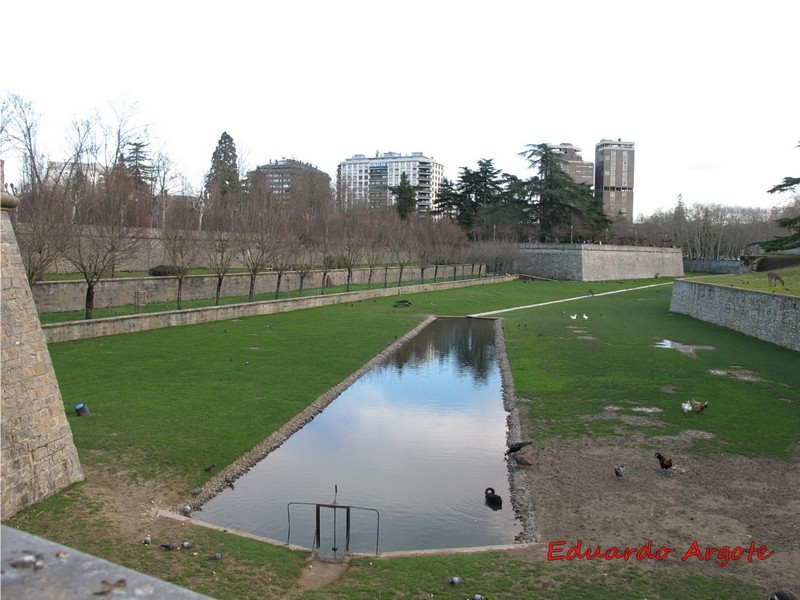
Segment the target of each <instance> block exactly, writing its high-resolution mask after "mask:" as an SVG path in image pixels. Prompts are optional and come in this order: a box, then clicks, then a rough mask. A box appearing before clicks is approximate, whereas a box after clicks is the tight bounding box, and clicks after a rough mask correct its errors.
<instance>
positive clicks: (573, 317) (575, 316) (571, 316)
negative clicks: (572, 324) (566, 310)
mask: <svg viewBox="0 0 800 600" xmlns="http://www.w3.org/2000/svg"><path fill="white" fill-rule="evenodd" d="M569 318H570V319H572V320H573V321H574V320H575V319H577V318H578V313H575V314H574V315H570V316H569Z"/></svg>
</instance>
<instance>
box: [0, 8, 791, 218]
mask: <svg viewBox="0 0 800 600" xmlns="http://www.w3.org/2000/svg"><path fill="white" fill-rule="evenodd" d="M742 5H745V3H743V2H732V3H728V2H717V1H702V0H699V1H698V0H693V1H691V2H689V1H683V0H678V1H673V2H670V3H667V4H666V5H664V4H661V5H656V4H653V3H651V2H642V1H640V0H634V1H621V2H615V1H613V0H607V1H605V2H592V1H588V0H587V1H584V0H573V1H570V2H540V1H534V0H528V1H517V2H512V1H507V0H493V1H492V2H488V1H483V2H476V1H472V0H453V1H450V0H403V1H402V2H377V1H375V0H371V1H367V0H365V1H361V0H337V1H328V0H315V1H313V2H311V1H302V0H281V1H273V0H261V1H258V2H257V1H252V2H245V1H242V0H228V1H227V2H214V3H210V2H205V1H197V0H195V1H192V2H188V1H187V2H184V1H179V0H160V1H158V2H156V1H153V0H138V1H137V2H127V3H123V2H108V1H107V0H103V1H97V2H95V1H88V0H73V1H71V2H63V1H58V2H57V1H53V2H44V1H42V0H26V2H6V3H4V7H3V9H2V23H3V26H2V30H1V31H0V43H2V57H3V58H2V64H0V69H1V70H2V71H0V86H2V88H0V89H2V92H6V91H10V92H13V93H16V94H19V95H21V96H22V97H24V98H25V99H27V100H30V101H31V102H32V103H33V104H34V107H35V109H36V110H37V111H38V112H39V113H40V114H41V117H42V119H41V122H42V135H41V142H42V145H44V146H45V147H46V148H47V150H48V151H49V154H50V155H51V158H53V159H57V158H63V156H62V157H58V156H56V155H57V154H60V153H63V148H62V146H61V145H60V143H61V141H62V140H63V139H64V137H65V135H66V133H67V130H68V129H69V125H70V123H71V122H72V121H73V119H75V118H79V117H82V116H86V115H88V114H90V113H92V112H94V111H107V110H108V109H109V107H110V106H116V107H120V106H123V105H125V106H128V107H134V108H135V110H134V118H135V121H136V122H137V123H141V124H143V125H146V126H147V128H148V132H149V135H150V139H151V150H157V149H163V151H164V152H166V153H167V154H168V155H169V156H170V157H171V158H172V160H173V162H174V163H175V164H176V165H177V167H178V169H179V170H180V171H181V172H182V173H183V174H184V175H186V177H187V178H188V180H189V182H190V183H191V184H192V185H194V186H199V184H200V182H201V181H202V177H203V174H204V173H205V172H206V171H207V170H208V168H209V165H210V161H211V154H212V153H213V151H214V148H215V147H216V145H217V142H218V140H219V138H220V135H221V134H222V132H223V131H227V132H228V133H229V134H230V135H231V136H232V137H233V139H234V142H235V143H236V148H237V150H238V152H239V155H240V156H241V157H242V158H243V159H244V163H245V165H246V166H247V167H249V168H254V167H255V166H257V165H259V164H263V163H266V162H268V161H269V160H271V159H280V158H283V157H286V158H295V159H298V160H302V161H304V162H308V163H311V164H313V165H315V166H317V167H318V168H320V169H322V170H324V171H326V172H328V173H329V174H330V175H331V177H332V178H335V175H336V166H337V164H338V163H339V162H341V161H342V160H344V159H346V158H349V157H351V156H352V155H354V154H366V155H368V156H370V155H374V154H375V152H376V151H377V152H389V151H392V152H401V153H403V154H408V153H411V152H423V153H424V154H425V155H426V156H430V157H433V158H435V159H436V160H438V161H439V162H441V163H442V164H443V165H444V168H445V175H446V176H447V177H449V178H451V179H456V178H457V177H458V173H459V170H460V169H461V168H462V167H470V168H476V166H477V162H478V160H480V159H484V158H486V159H494V163H495V166H496V167H498V168H499V169H501V170H503V171H504V172H507V173H512V174H514V175H517V176H520V177H528V176H530V175H532V174H533V172H531V171H530V170H528V168H527V163H526V162H525V161H524V160H523V159H522V158H521V157H519V155H518V153H519V152H520V151H522V150H523V149H524V147H525V145H526V144H538V143H542V142H546V143H562V142H569V143H572V144H574V145H575V146H578V147H579V148H582V150H583V157H584V159H585V160H591V161H593V160H594V146H595V144H596V143H597V142H599V141H600V140H601V139H604V138H605V139H617V138H621V139H622V140H624V141H630V142H634V143H635V144H636V147H635V149H636V159H635V160H636V163H635V186H634V199H635V203H634V214H635V215H639V214H650V213H652V212H653V211H654V210H656V209H658V208H664V209H671V208H672V207H674V205H675V203H676V201H677V197H678V195H679V194H682V196H683V200H684V202H686V203H687V204H693V203H704V204H708V203H716V204H724V205H737V206H759V207H769V206H773V205H775V204H778V203H779V202H780V201H781V200H784V201H785V200H787V199H788V197H787V196H786V195H784V196H775V195H770V194H767V193H766V190H767V189H769V188H771V187H772V186H773V185H775V184H776V183H779V182H780V181H781V180H782V179H783V178H784V177H787V176H794V177H796V176H800V148H798V147H797V146H798V142H800V98H799V97H798V96H800V95H799V94H798V89H800V83H798V77H797V74H798V68H800V66H799V64H798V57H799V56H800V55H799V54H798V46H797V35H798V33H797V25H798V23H800V3H798V2H789V1H786V0H779V1H774V0H761V1H759V2H748V3H746V6H747V8H739V7H740V6H742ZM4 158H5V159H6V162H7V180H13V179H12V178H11V177H9V176H10V175H11V173H12V172H13V169H14V160H13V156H10V155H9V154H8V153H6V154H5V156H4Z"/></svg>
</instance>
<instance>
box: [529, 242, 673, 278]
mask: <svg viewBox="0 0 800 600" xmlns="http://www.w3.org/2000/svg"><path fill="white" fill-rule="evenodd" d="M514 271H515V272H517V273H521V274H526V275H533V276H535V277H544V278H547V279H558V280H566V281H608V280H612V279H614V280H616V279H652V278H653V277H655V276H656V275H657V274H658V276H660V277H681V276H682V275H683V259H682V257H681V251H680V249H678V248H650V247H644V246H609V245H603V244H526V245H523V246H521V247H520V256H519V258H518V259H517V261H516V262H515V267H514Z"/></svg>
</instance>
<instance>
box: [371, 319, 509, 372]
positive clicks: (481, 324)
mask: <svg viewBox="0 0 800 600" xmlns="http://www.w3.org/2000/svg"><path fill="white" fill-rule="evenodd" d="M495 356H496V355H495V347H494V324H493V321H491V320H489V319H466V318H464V319H458V318H443V319H436V321H434V322H433V323H431V324H430V325H428V326H427V327H426V328H425V329H424V330H423V331H422V332H420V333H419V334H418V335H417V336H415V337H414V338H413V339H411V340H409V341H408V342H406V343H405V344H403V345H402V346H401V347H400V348H399V349H398V350H397V351H396V352H394V353H393V354H392V355H391V357H390V358H389V359H388V360H387V361H386V366H387V367H395V368H396V369H398V370H400V369H402V368H403V367H404V366H405V365H407V364H409V365H418V364H421V363H425V362H430V361H434V360H435V361H437V362H438V363H440V364H444V363H445V362H447V361H449V360H451V358H452V359H455V361H456V364H457V365H458V368H459V372H460V374H462V375H471V376H472V377H473V378H474V379H475V380H476V381H478V382H481V383H484V382H486V380H487V379H488V375H489V372H490V370H491V368H492V366H493V364H494V362H495V360H496V357H495Z"/></svg>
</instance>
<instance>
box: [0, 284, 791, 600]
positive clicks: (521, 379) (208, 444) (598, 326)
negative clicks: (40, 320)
mask: <svg viewBox="0 0 800 600" xmlns="http://www.w3.org/2000/svg"><path fill="white" fill-rule="evenodd" d="M661 281H662V282H663V281H665V280H661ZM644 283H646V284H652V283H657V282H653V281H652V280H650V281H646V282H645V281H643V282H625V283H620V284H618V283H592V284H591V285H587V284H581V283H556V282H552V283H551V282H548V283H544V282H536V283H522V282H513V283H508V284H498V285H492V286H480V287H476V288H469V289H465V290H453V291H443V292H430V293H423V294H416V295H413V296H409V297H408V298H409V299H410V300H412V302H413V305H412V306H411V307H410V308H403V309H400V308H398V309H395V308H393V307H392V305H393V303H394V300H395V298H392V299H388V298H387V299H382V300H374V301H373V300H370V301H365V302H360V303H354V304H352V305H337V306H331V307H325V308H319V309H313V310H305V311H298V312H294V313H282V314H279V315H268V316H262V317H253V318H248V319H241V320H236V321H229V322H224V323H211V324H206V325H197V326H192V327H181V328H173V329H167V330H158V331H151V332H144V333H139V334H135V335H126V336H112V337H107V338H98V339H91V340H83V341H79V342H67V343H62V344H54V345H52V346H51V347H50V352H51V355H52V357H53V362H54V364H55V367H56V372H57V375H58V378H59V383H60V386H61V391H62V395H63V397H64V402H65V405H66V407H67V414H68V417H69V420H70V424H71V426H72V429H73V433H74V436H75V442H76V445H77V447H78V450H79V453H80V456H81V460H82V462H83V463H84V464H85V465H86V466H87V468H91V467H93V466H94V467H102V468H104V469H107V470H110V471H114V470H117V471H118V473H117V477H119V478H120V481H122V480H124V481H125V482H126V483H129V482H130V481H137V482H141V483H142V485H159V484H161V485H166V486H170V487H171V488H173V489H174V490H175V491H176V495H183V496H184V497H185V495H186V494H188V492H189V491H190V490H191V489H193V488H195V487H197V486H198V485H200V484H202V483H203V482H204V481H206V480H207V479H208V478H209V477H210V475H209V474H207V473H206V472H205V471H204V467H205V466H206V465H208V464H209V463H216V464H217V465H218V466H220V467H221V466H224V465H226V464H228V463H230V462H231V461H232V460H234V459H235V458H237V457H238V456H240V455H241V454H242V453H244V452H245V451H246V450H248V449H250V448H251V447H252V446H254V445H255V444H256V443H257V442H258V441H260V440H262V439H264V438H265V437H267V436H268V435H269V434H270V433H271V432H272V431H274V430H275V429H277V428H278V427H280V426H281V425H282V424H283V423H284V422H285V421H286V420H288V418H290V417H291V416H292V415H294V414H296V413H298V412H300V410H302V409H303V408H304V407H305V406H307V405H308V404H309V403H310V402H312V401H313V400H314V399H315V398H316V397H317V396H319V395H320V394H322V393H323V392H324V391H325V390H327V389H328V388H330V387H331V386H332V385H334V384H335V383H337V382H339V381H341V380H342V379H343V378H344V377H346V376H347V375H349V374H350V373H352V372H353V371H355V370H356V369H357V368H358V367H360V366H361V365H363V364H364V363H365V362H367V361H368V360H369V359H370V358H371V357H372V356H374V355H375V354H377V353H378V352H379V351H381V350H382V349H384V348H385V347H386V346H388V345H389V344H390V343H392V342H393V341H394V340H395V339H396V338H397V337H400V336H401V335H403V334H404V333H406V332H407V331H408V330H409V329H411V328H412V327H413V326H415V325H416V324H418V323H419V322H421V320H422V319H423V318H424V316H425V315H427V314H429V313H434V314H439V315H465V314H473V313H479V312H484V311H490V310H497V309H501V308H508V307H512V306H519V305H529V304H534V303H539V302H547V301H552V300H557V299H561V298H569V297H575V296H581V295H584V294H586V293H587V290H588V288H589V287H591V288H592V289H593V291H594V293H595V296H594V297H592V298H583V299H580V300H577V301H574V302H570V303H565V304H554V305H550V306H544V307H539V308H534V309H526V310H520V311H514V312H509V313H506V314H505V315H503V316H504V318H505V324H504V328H505V332H506V342H507V350H508V354H509V359H510V361H511V366H512V369H513V375H514V380H515V385H516V391H517V395H518V396H520V397H523V398H527V399H529V400H530V404H529V405H527V409H526V410H523V412H522V429H523V432H524V434H525V436H526V437H528V436H533V437H534V438H535V439H537V441H541V442H542V443H546V441H547V440H548V439H553V438H565V437H566V438H575V439H577V438H579V437H581V438H582V437H585V436H590V437H591V436H594V437H602V436H605V435H607V434H610V433H611V431H610V429H609V428H610V425H609V423H608V421H607V420H602V419H593V420H592V419H585V418H583V417H586V416H590V415H594V414H597V413H598V412H600V411H602V409H603V407H604V406H606V405H609V404H615V405H618V406H620V407H622V408H623V410H631V409H632V408H634V407H636V406H643V405H644V406H656V407H661V408H663V411H664V412H663V413H661V414H660V415H659V420H660V421H661V422H662V423H664V424H665V426H666V428H667V430H664V429H663V427H662V428H661V429H659V434H664V433H670V432H672V433H677V432H679V431H680V430H682V429H684V428H685V427H686V420H685V417H686V415H684V414H683V412H682V411H681V410H680V406H679V404H680V401H683V400H684V399H686V398H688V397H694V398H696V399H698V400H701V401H704V400H709V401H710V402H711V403H712V406H713V407H714V410H710V411H708V412H706V413H704V414H703V417H704V418H703V428H704V429H706V430H708V431H710V432H713V433H715V434H716V436H717V437H716V438H715V439H713V440H705V441H703V442H702V443H697V444H695V446H694V447H693V448H692V449H691V451H692V452H705V451H708V450H709V449H711V448H724V450H725V452H729V453H741V454H744V455H748V456H755V455H759V456H764V455H766V456H773V457H779V458H786V457H788V456H789V448H790V446H791V445H793V444H796V443H797V442H798V437H799V436H798V433H797V432H798V431H800V415H798V411H797V409H796V402H797V401H798V398H797V390H798V389H800V371H798V369H797V368H796V366H797V353H795V352H792V351H790V350H786V349H783V348H779V347H777V346H774V345H771V344H767V343H764V342H761V341H759V340H755V339H753V338H749V337H746V336H743V335H741V334H738V333H735V332H732V331H729V330H727V329H724V328H721V327H717V326H714V325H709V324H705V323H702V322H699V321H696V320H694V319H691V318H689V317H686V316H683V315H673V314H670V313H669V312H668V308H669V298H670V288H669V286H663V287H657V288H649V289H646V290H638V291H632V292H629V293H624V294H615V295H609V296H603V295H601V293H602V292H605V291H611V290H614V289H620V288H625V287H635V286H637V285H642V284H644ZM576 313H577V314H578V315H579V319H580V315H582V314H583V313H586V314H587V316H589V320H588V321H586V322H585V323H584V322H582V321H580V320H578V321H572V320H571V319H569V314H576ZM588 324H591V326H590V327H587V328H588V329H590V330H591V332H592V335H593V337H595V338H596V341H594V342H592V343H588V342H587V340H585V339H581V337H582V336H581V335H578V334H576V333H575V332H574V330H572V329H570V327H571V326H572V325H575V326H581V325H588ZM663 339H668V340H673V341H679V342H681V343H682V344H695V345H701V346H713V347H714V348H715V350H714V351H706V350H697V352H696V356H697V358H695V359H691V358H689V357H687V356H684V355H683V354H681V353H679V352H677V351H675V350H672V349H665V348H658V347H656V346H655V343H656V342H659V341H661V340H663ZM716 369H721V370H726V369H739V370H745V369H746V370H750V371H753V372H756V373H758V376H759V378H760V379H759V380H752V381H747V380H740V379H735V378H731V377H722V376H714V375H710V374H709V371H710V370H716ZM662 386H673V387H674V388H675V390H676V393H675V394H672V395H670V394H665V393H663V391H662V389H661V387H662ZM787 396H791V397H793V398H794V403H791V404H790V403H787V402H784V401H781V398H786V397H787ZM723 401H724V402H723ZM77 402H86V403H87V404H88V405H89V407H90V409H91V410H92V411H93V413H94V415H93V416H92V417H89V418H85V417H80V418H79V417H76V416H74V411H73V410H72V407H73V406H74V404H75V403H77ZM617 426H618V427H619V426H620V424H619V423H617ZM624 427H626V428H628V430H629V431H630V432H631V433H632V434H633V433H636V432H637V431H640V432H643V433H644V434H650V433H652V432H651V431H650V429H651V428H649V427H648V425H647V424H638V425H637V424H635V422H629V423H626V424H624ZM309 460H313V457H309ZM112 483H113V482H112ZM88 486H89V484H87V483H84V484H77V485H75V486H72V487H71V488H70V489H68V490H67V491H65V492H63V493H61V494H59V495H58V496H56V497H55V498H53V499H50V500H47V501H44V502H41V503H39V504H37V505H36V506H34V507H32V508H30V509H28V510H26V511H22V512H21V513H20V514H19V515H17V516H15V517H14V518H12V519H10V520H9V522H8V524H10V525H13V526H16V527H19V528H21V529H24V530H26V531H31V532H33V533H37V534H40V535H45V536H47V537H49V538H50V539H54V540H56V541H59V542H61V543H64V544H68V545H72V546H75V547H77V548H79V549H82V550H85V551H88V552H91V553H93V554H96V555H99V556H102V557H104V558H108V559H110V560H113V561H117V562H119V563H122V564H125V565H126V566H131V567H133V568H136V569H139V570H141V571H143V572H146V573H149V574H152V575H154V576H157V577H161V578H163V579H166V580H169V581H173V582H175V583H178V584H180V585H184V586H186V587H190V588H192V589H195V590H197V591H201V592H203V593H206V594H209V595H211V596H214V597H218V598H273V597H287V596H289V595H292V594H293V593H294V590H295V588H296V584H297V581H298V578H299V574H300V571H301V569H302V568H304V562H305V558H306V557H305V554H304V553H298V552H292V551H289V550H288V549H286V548H281V547H272V546H267V545H264V544H259V543H257V542H254V541H251V540H241V539H238V538H235V537H234V536H230V535H227V534H224V533H219V532H212V531H204V530H199V529H198V530H197V531H195V528H193V529H192V532H191V536H192V537H193V538H194V540H195V542H196V543H197V545H198V547H200V546H202V547H204V548H211V547H213V548H215V550H220V549H221V550H223V551H224V552H225V553H226V556H227V559H226V560H224V561H220V562H219V563H218V564H214V565H213V568H212V566H211V563H208V562H207V561H197V560H194V561H193V560H191V559H189V558H188V556H187V555H186V554H185V553H184V554H174V553H173V554H174V556H173V554H169V555H165V554H164V553H159V552H142V551H141V549H142V547H141V545H139V544H138V540H135V539H129V538H124V537H121V534H120V533H119V532H118V531H116V530H115V529H114V528H113V527H111V526H109V522H108V519H107V518H104V517H102V514H103V511H102V507H101V506H99V505H98V502H99V501H98V500H97V498H96V497H88V496H87V494H86V493H85V490H86V489H87V488H88ZM109 493H113V489H111V490H109ZM168 527H169V525H165V524H163V523H159V524H158V525H156V529H155V530H154V531H152V532H151V533H153V535H154V536H156V535H159V534H160V533H161V532H162V530H163V531H165V535H166V534H168V533H170V531H169V529H168ZM156 550H158V549H156ZM165 556H169V559H167V558H165ZM212 569H213V570H212ZM453 574H459V575H461V576H462V577H465V578H466V579H467V580H468V581H474V582H480V585H481V590H475V592H477V591H483V593H486V594H487V595H488V596H489V597H490V598H492V600H496V599H511V598H515V599H516V598H530V599H537V598H553V597H580V598H612V597H613V598H621V599H623V598H641V597H644V596H646V597H649V598H676V599H677V598H686V597H726V598H752V597H757V596H759V595H761V593H762V591H763V590H759V589H757V588H756V587H755V586H753V585H749V584H747V583H744V582H742V581H741V580H739V579H737V578H735V577H730V576H725V575H723V574H721V575H720V576H708V577H702V576H698V575H696V574H691V573H684V572H681V571H678V572H677V573H676V571H674V570H673V571H667V570H664V569H646V568H643V567H640V566H639V565H636V564H629V563H622V562H612V563H597V562H592V563H589V562H582V561H576V562H574V563H567V562H566V561H562V562H559V563H551V562H547V563H545V562H543V561H540V562H526V561H523V560H520V559H519V558H518V557H517V555H516V554H515V553H514V552H507V553H487V554H473V555H449V556H424V557H409V558H392V559H368V558H363V559H362V558H359V559H354V560H353V563H352V565H351V567H350V569H349V571H348V573H347V575H346V576H345V577H344V578H343V579H341V580H339V581H337V582H336V583H335V584H333V585H330V586H327V587H325V588H322V589H319V590H309V591H306V592H305V593H303V594H302V596H301V597H302V598H308V599H317V598H320V599H321V598H326V599H330V598H342V599H343V598H365V599H366V598H369V599H373V598H416V597H428V595H429V594H434V595H435V596H436V597H439V598H451V599H462V600H463V598H464V596H465V595H466V594H467V593H466V592H465V590H462V589H460V588H452V587H450V586H448V585H447V583H446V581H447V577H449V576H450V575H453ZM489 590H491V592H490V591H489ZM468 593H469V594H470V595H471V594H472V593H474V592H472V591H470V592H468Z"/></svg>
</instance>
